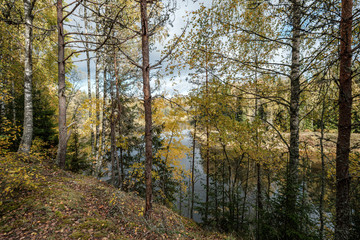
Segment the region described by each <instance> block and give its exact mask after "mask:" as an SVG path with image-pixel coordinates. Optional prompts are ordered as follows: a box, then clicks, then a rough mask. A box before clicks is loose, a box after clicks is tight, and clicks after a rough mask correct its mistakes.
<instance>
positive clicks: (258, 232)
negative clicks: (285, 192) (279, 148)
mask: <svg viewBox="0 0 360 240" xmlns="http://www.w3.org/2000/svg"><path fill="white" fill-rule="evenodd" d="M256 169H257V196H256V203H257V214H256V215H257V230H256V239H257V240H259V239H261V220H262V214H261V213H262V211H263V203H262V196H261V165H260V163H257V164H256Z"/></svg>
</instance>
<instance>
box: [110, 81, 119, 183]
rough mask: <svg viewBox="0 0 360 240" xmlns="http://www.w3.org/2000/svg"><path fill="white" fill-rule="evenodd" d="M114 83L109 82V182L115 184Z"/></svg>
mask: <svg viewBox="0 0 360 240" xmlns="http://www.w3.org/2000/svg"><path fill="white" fill-rule="evenodd" d="M113 87H114V84H113V83H112V84H111V90H110V91H111V115H110V141H111V184H112V185H114V184H115V160H116V156H115V154H117V153H116V141H115V100H114V90H113Z"/></svg>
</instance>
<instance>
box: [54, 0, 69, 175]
mask: <svg viewBox="0 0 360 240" xmlns="http://www.w3.org/2000/svg"><path fill="white" fill-rule="evenodd" d="M56 9H57V27H58V84H59V87H58V88H59V89H58V94H59V146H58V152H57V162H58V165H59V167H60V168H62V169H64V168H65V160H66V145H67V127H66V96H65V89H66V85H65V41H64V39H65V37H64V28H63V7H62V0H57V5H56Z"/></svg>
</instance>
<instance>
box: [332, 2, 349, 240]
mask: <svg viewBox="0 0 360 240" xmlns="http://www.w3.org/2000/svg"><path fill="white" fill-rule="evenodd" d="M352 8H353V1H352V0H342V1H341V21H340V75H339V82H340V85H339V122H338V140H337V145H336V225H335V239H336V240H340V239H341V240H347V239H349V234H350V231H349V230H350V198H349V192H350V176H349V153H350V136H351V108H352V71H351V67H352V62H351V61H352V49H351V44H352V21H353V13H352Z"/></svg>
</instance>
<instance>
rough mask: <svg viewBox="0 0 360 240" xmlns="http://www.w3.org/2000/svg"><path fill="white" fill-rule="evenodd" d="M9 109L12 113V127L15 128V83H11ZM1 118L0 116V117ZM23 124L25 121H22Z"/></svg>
mask: <svg viewBox="0 0 360 240" xmlns="http://www.w3.org/2000/svg"><path fill="white" fill-rule="evenodd" d="M11 96H12V99H11V105H12V106H11V107H12V111H13V112H12V113H13V125H14V126H16V109H15V81H14V80H12V81H11ZM0 116H1V115H0ZM24 122H25V121H24Z"/></svg>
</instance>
